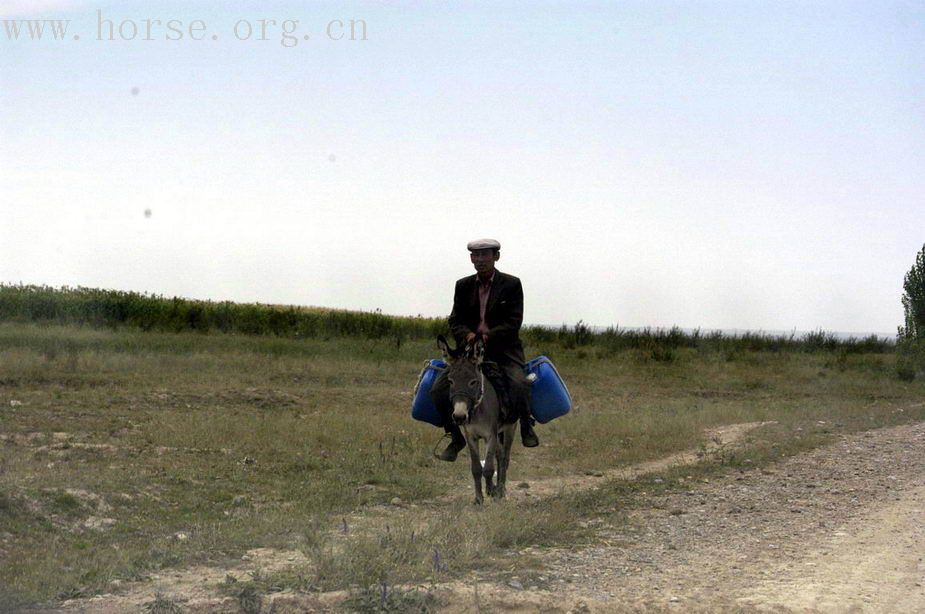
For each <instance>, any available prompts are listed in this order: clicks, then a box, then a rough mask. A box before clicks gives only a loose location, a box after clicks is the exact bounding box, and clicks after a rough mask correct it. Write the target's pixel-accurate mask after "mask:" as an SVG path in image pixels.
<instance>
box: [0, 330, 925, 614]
mask: <svg viewBox="0 0 925 614" xmlns="http://www.w3.org/2000/svg"><path fill="white" fill-rule="evenodd" d="M527 353H528V356H536V355H540V354H545V355H548V356H550V357H551V358H552V359H553V360H554V361H555V362H556V365H557V367H558V368H559V370H560V372H561V373H562V374H563V377H564V378H565V379H566V381H567V383H568V385H569V387H570V390H571V392H572V395H573V398H574V401H575V409H574V410H573V412H572V413H571V414H569V415H568V416H566V417H564V418H561V419H559V420H556V421H554V422H552V423H550V424H548V425H545V426H542V427H540V428H539V435H540V438H541V441H542V445H541V446H540V447H539V448H536V449H533V450H525V449H524V448H522V447H520V445H519V444H518V445H517V446H516V447H515V450H514V454H513V460H512V464H511V476H512V478H511V479H512V480H514V481H515V483H516V482H517V481H520V480H531V479H538V478H542V477H547V476H552V475H569V474H582V473H584V472H588V471H595V470H603V469H607V468H612V467H617V466H621V465H626V464H630V463H633V462H637V461H641V460H645V459H652V458H657V457H660V456H664V455H666V454H669V453H672V452H675V451H678V450H683V449H689V448H692V447H696V446H697V445H698V444H699V443H701V439H702V438H703V430H704V429H705V428H707V427H711V426H716V425H721V424H731V423H739V422H751V421H759V420H760V421H775V422H776V424H774V425H769V426H767V427H764V428H763V429H762V430H761V432H760V437H757V438H756V439H755V440H754V441H753V442H752V445H751V448H748V449H747V450H746V452H744V453H739V454H738V455H732V456H729V457H723V458H713V459H708V460H711V461H712V464H711V463H707V464H705V466H704V467H702V468H700V469H699V470H701V471H711V470H723V469H724V467H729V466H735V464H736V463H742V462H749V463H762V462H773V461H774V459H775V458H779V457H780V456H783V455H787V454H792V453H794V452H796V451H799V450H802V449H806V448H808V447H812V446H815V445H819V444H821V443H823V442H825V441H827V440H828V439H829V438H831V437H832V436H833V434H834V433H837V432H840V431H853V430H861V429H867V428H872V427H875V426H880V425H884V424H891V423H896V422H902V421H908V420H921V419H923V418H925V408H923V406H922V403H921V400H922V399H923V397H925V394H923V393H925V385H923V384H922V382H921V380H916V381H912V382H909V381H902V380H900V379H899V378H897V377H896V370H895V364H894V363H895V360H896V358H895V355H894V354H893V353H892V352H889V351H886V352H876V351H875V352H858V353H849V352H845V351H844V349H843V348H842V349H838V348H836V349H835V350H834V351H826V350H824V349H823V350H820V351H814V352H802V351H750V350H748V349H744V348H742V347H735V346H730V347H725V348H722V347H720V348H718V349H715V350H711V349H703V348H700V349H697V348H684V347H680V348H674V349H672V351H671V355H670V356H664V355H658V354H653V352H652V351H650V350H646V349H645V348H639V349H625V350H621V351H614V350H613V349H612V348H607V347H606V346H604V347H597V346H594V345H591V346H585V345H581V344H575V343H563V342H562V341H561V339H559V338H550V339H549V340H548V341H546V342H540V343H536V342H534V343H533V344H532V345H530V346H529V347H528V348H527ZM436 354H437V350H436V346H435V344H434V343H433V342H432V341H429V340H423V339H409V340H406V341H405V342H403V343H395V341H394V340H393V339H391V338H380V339H357V338H348V337H344V338H332V339H327V340H325V339H320V338H319V339H288V338H278V337H270V336H243V335H230V334H229V335H226V334H202V333H196V332H180V333H167V332H142V331H134V330H129V329H117V330H107V329H102V330H101V329H93V328H82V327H77V326H59V325H37V324H28V323H9V322H7V323H0V435H2V441H0V610H2V609H4V607H7V608H8V607H14V606H21V605H26V604H37V603H47V602H53V601H55V600H59V599H64V598H68V597H74V596H80V595H92V594H96V593H100V592H108V591H112V590H114V589H113V582H114V581H121V582H124V581H127V580H132V579H138V578H143V577H145V576H147V575H149V574H152V573H156V572H157V571H158V570H162V569H165V568H182V567H184V566H188V565H191V564H195V563H209V564H215V565H221V563H222V562H223V561H226V560H232V559H234V558H237V557H240V555H241V554H242V553H243V552H245V551H246V550H248V549H250V548H254V547H271V548H287V549H296V550H301V551H303V552H304V553H305V555H306V556H307V557H308V559H309V560H310V564H309V565H307V566H306V567H305V569H304V570H303V571H302V573H299V574H296V575H291V576H289V577H287V578H276V579H274V580H273V581H272V582H269V581H268V582H269V583H268V584H267V585H261V586H257V587H256V588H255V587H254V586H248V587H247V588H248V590H257V589H260V590H271V589H272V588H273V587H277V586H279V585H285V586H290V587H293V588H298V589H301V590H331V589H339V588H349V587H351V586H360V587H363V586H368V585H371V584H378V583H382V582H384V581H386V580H387V581H388V582H392V583H400V582H405V581H425V580H427V579H430V578H432V577H434V576H435V575H441V577H448V576H453V575H454V574H459V573H462V572H464V571H465V570H466V569H468V568H471V567H472V565H474V564H475V561H476V560H481V563H480V564H485V562H484V561H485V559H486V557H485V555H486V554H487V555H489V556H488V558H489V559H491V560H495V561H498V563H497V564H498V565H499V566H501V565H502V563H501V562H502V561H503V560H504V557H505V556H506V553H507V552H508V551H509V550H510V549H511V548H515V547H519V546H524V545H530V544H543V543H561V542H565V541H572V540H576V539H581V538H582V532H581V521H582V520H586V519H588V518H590V517H594V516H598V515H602V514H612V513H613V510H614V508H615V506H618V507H619V506H625V505H630V502H631V500H632V498H633V497H636V496H638V493H637V492H636V490H637V489H635V488H633V487H631V486H628V485H626V484H620V483H614V484H611V485H610V486H608V487H605V488H602V489H599V490H596V491H594V492H593V493H588V494H585V495H578V496H569V497H565V496H561V497H552V498H549V499H545V500H542V501H537V502H534V503H518V504H513V503H510V504H507V503H505V504H501V505H498V504H495V505H487V506H486V509H485V510H483V511H482V512H481V513H480V514H478V515H474V514H471V513H469V510H461V509H439V508H436V509H435V512H434V513H435V514H436V516H435V518H436V520H434V521H432V522H429V523H427V524H426V526H422V527H417V528H415V529H414V532H412V530H411V528H410V527H392V528H387V529H386V530H387V531H388V534H387V535H385V536H384V535H378V536H371V535H360V534H358V535H356V536H355V537H351V539H353V541H351V542H349V546H348V547H344V540H343V539H342V540H341V541H340V542H338V543H339V545H337V546H335V545H332V542H331V540H330V539H329V537H328V536H329V535H330V534H331V533H332V532H337V530H338V527H339V526H340V525H341V523H343V522H344V521H343V518H344V517H345V516H346V515H347V514H350V513H357V511H358V510H359V511H360V512H362V510H363V509H365V508H367V507H368V506H371V505H375V504H388V503H389V502H390V501H392V500H393V499H394V498H395V497H398V498H400V499H401V500H402V501H403V502H404V503H415V502H418V503H421V502H425V501H427V500H429V499H433V498H434V497H438V496H441V495H445V494H447V493H448V492H467V491H468V489H470V488H471V483H470V478H469V476H468V466H467V463H466V462H464V461H462V462H457V463H455V464H449V463H441V462H438V461H436V460H434V459H433V458H432V457H431V450H432V449H433V447H434V445H435V443H436V442H437V439H438V438H439V437H440V435H441V434H442V432H441V431H439V430H437V429H435V428H433V427H431V426H429V425H426V424H422V423H417V422H414V421H413V420H411V418H410V408H409V406H410V400H411V396H410V395H411V390H412V387H413V385H414V382H415V379H416V377H417V374H418V372H419V371H420V368H421V366H422V364H423V362H424V360H425V359H426V358H429V357H433V356H435V355H436ZM645 488H646V489H649V490H650V491H651V489H652V488H653V485H652V484H651V483H649V484H647V485H646V486H645ZM523 518H530V519H532V521H533V522H529V523H528V522H524V521H523V520H522V519H523ZM486 525H488V526H490V527H491V530H490V531H487V532H485V531H483V532H479V531H478V528H479V527H484V526H486ZM435 553H438V554H437V555H436V558H437V559H439V560H437V561H435Z"/></svg>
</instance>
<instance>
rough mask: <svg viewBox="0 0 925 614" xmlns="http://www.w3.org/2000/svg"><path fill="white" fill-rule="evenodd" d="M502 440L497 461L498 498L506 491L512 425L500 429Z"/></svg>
mask: <svg viewBox="0 0 925 614" xmlns="http://www.w3.org/2000/svg"><path fill="white" fill-rule="evenodd" d="M501 433H502V435H501V436H502V438H503V441H502V443H501V449H500V459H499V461H498V491H499V493H498V498H499V499H503V498H504V495H505V493H506V491H507V468H508V465H510V464H511V446H512V445H514V425H513V424H511V425H508V426H506V427H505V428H504V429H503V430H502V432H501Z"/></svg>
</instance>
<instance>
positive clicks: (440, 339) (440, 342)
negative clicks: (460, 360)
mask: <svg viewBox="0 0 925 614" xmlns="http://www.w3.org/2000/svg"><path fill="white" fill-rule="evenodd" d="M437 347H438V348H440V352H441V353H442V354H443V360H450V359H451V358H453V357H454V356H453V350H451V349H450V344H449V343H447V340H446V337H444V336H443V335H437Z"/></svg>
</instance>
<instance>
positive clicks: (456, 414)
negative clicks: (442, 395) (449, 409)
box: [453, 399, 469, 424]
mask: <svg viewBox="0 0 925 614" xmlns="http://www.w3.org/2000/svg"><path fill="white" fill-rule="evenodd" d="M468 418H469V403H468V402H466V401H465V400H464V399H456V400H454V401H453V422H455V423H456V424H465V423H466V420H467V419H468Z"/></svg>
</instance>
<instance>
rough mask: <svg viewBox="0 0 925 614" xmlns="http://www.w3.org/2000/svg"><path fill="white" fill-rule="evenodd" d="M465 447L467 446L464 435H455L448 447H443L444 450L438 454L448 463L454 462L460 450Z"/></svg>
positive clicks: (438, 456)
mask: <svg viewBox="0 0 925 614" xmlns="http://www.w3.org/2000/svg"><path fill="white" fill-rule="evenodd" d="M465 447H466V440H465V438H463V437H462V436H459V437H453V439H451V440H450V443H449V444H448V445H447V447H446V448H444V449H443V452H441V453H440V454H438V455H437V458H439V459H440V460H442V461H447V462H448V463H452V462H453V461H455V460H456V457H457V456H459V451H460V450H462V449H463V448H465Z"/></svg>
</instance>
